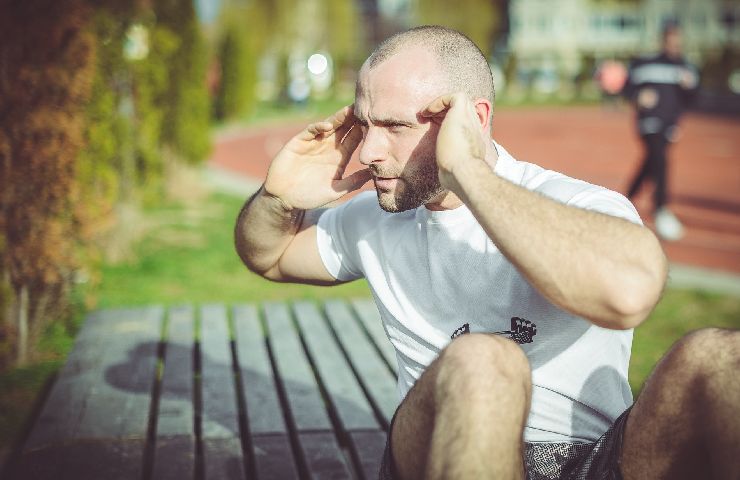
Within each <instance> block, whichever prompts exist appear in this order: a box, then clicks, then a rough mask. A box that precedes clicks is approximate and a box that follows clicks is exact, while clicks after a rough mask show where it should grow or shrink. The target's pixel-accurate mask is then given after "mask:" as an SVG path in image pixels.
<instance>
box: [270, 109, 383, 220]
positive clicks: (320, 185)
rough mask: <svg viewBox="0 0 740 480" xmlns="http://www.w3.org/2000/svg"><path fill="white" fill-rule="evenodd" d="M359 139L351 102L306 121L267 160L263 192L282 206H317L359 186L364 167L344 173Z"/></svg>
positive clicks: (366, 173) (366, 172)
mask: <svg viewBox="0 0 740 480" xmlns="http://www.w3.org/2000/svg"><path fill="white" fill-rule="evenodd" d="M361 140H362V131H361V130H360V128H359V127H358V126H356V125H355V117H354V115H353V113H352V106H347V107H344V108H342V109H341V110H339V111H338V112H336V113H335V114H334V115H332V116H331V117H329V118H327V119H326V120H324V121H322V122H317V123H313V124H311V125H309V126H308V127H306V129H305V130H303V131H302V132H301V133H299V134H297V135H296V136H295V137H293V138H292V139H290V140H289V141H288V143H286V144H285V146H284V147H283V148H282V150H280V152H279V153H278V154H277V155H276V156H275V158H274V159H273V160H272V163H271V164H270V168H269V170H268V172H267V179H266V180H265V187H264V189H265V192H266V193H267V194H268V195H270V196H273V197H275V198H277V199H278V200H280V202H281V203H282V204H283V207H284V208H285V209H286V210H292V209H302V210H307V209H312V208H318V207H321V206H323V205H326V204H327V203H330V202H332V201H334V200H337V199H339V198H341V197H342V196H344V195H346V194H347V193H349V192H352V191H354V190H357V189H359V188H360V187H362V186H363V185H364V184H365V183H367V182H368V181H369V180H370V178H371V175H370V171H369V170H368V169H364V170H360V171H358V172H355V173H353V174H352V175H348V176H347V177H344V171H345V169H346V168H347V164H348V163H349V160H350V158H351V157H352V152H354V151H355V149H356V148H357V145H359V143H360V141H361Z"/></svg>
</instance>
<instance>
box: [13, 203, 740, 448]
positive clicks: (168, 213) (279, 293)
mask: <svg viewBox="0 0 740 480" xmlns="http://www.w3.org/2000/svg"><path fill="white" fill-rule="evenodd" d="M242 202H243V199H238V198H233V197H229V196H224V195H211V196H209V197H207V198H205V199H204V200H203V201H200V202H192V203H191V206H189V207H187V208H185V207H183V206H177V205H169V206H166V207H162V208H157V209H153V210H150V211H148V212H146V214H145V216H144V221H143V224H145V225H146V228H145V229H144V234H143V235H142V236H141V240H140V241H138V242H137V244H136V245H135V247H134V249H133V253H134V255H133V256H132V257H131V258H130V259H129V260H128V261H125V262H122V263H119V264H116V265H110V264H106V265H103V266H102V272H101V276H100V279H101V280H100V282H99V283H97V284H95V285H91V284H88V285H82V286H80V287H79V288H78V290H77V291H76V292H75V296H76V298H79V299H85V300H84V302H83V300H80V301H79V303H80V304H83V303H84V304H86V305H88V307H89V308H106V307H116V306H133V305H149V304H160V305H165V306H167V305H174V304H182V303H190V304H203V303H208V302H224V303H237V302H261V301H264V300H285V299H296V298H301V299H321V298H327V297H333V298H347V297H361V296H368V295H369V289H368V286H367V284H366V283H365V282H364V281H357V282H353V283H349V284H345V285H342V286H338V287H331V288H327V287H314V286H304V285H289V284H279V283H271V282H268V281H266V280H263V279H261V278H259V277H257V276H256V275H254V274H252V273H250V272H248V271H247V270H246V268H245V267H243V266H242V264H241V262H240V261H239V258H238V257H237V255H236V253H235V251H234V247H233V240H232V229H233V225H234V219H235V217H236V214H237V212H238V211H239V209H240V207H241V205H242ZM83 314H84V309H81V311H80V313H79V314H78V315H77V316H76V317H73V318H72V320H70V321H69V322H68V323H66V324H64V323H61V324H57V325H55V326H53V327H52V328H50V329H49V330H48V331H47V333H46V335H45V337H44V339H43V340H42V342H41V344H40V346H39V350H40V351H42V352H43V356H44V358H45V359H46V360H45V361H43V362H41V363H38V364H36V365H32V366H29V367H27V368H23V369H17V370H14V371H11V372H7V373H5V374H2V375H0V392H2V395H0V449H2V448H3V447H5V448H7V447H8V445H10V444H11V443H12V441H13V439H14V438H15V437H16V436H17V434H18V432H19V431H20V429H21V427H22V424H23V422H24V420H25V419H26V418H27V417H28V414H29V412H30V411H31V408H32V406H33V404H34V399H35V398H36V397H37V394H38V392H39V391H40V390H41V388H42V386H43V385H44V384H45V382H46V381H47V379H48V378H49V377H50V375H52V374H53V373H54V372H55V371H56V370H57V369H58V368H59V366H61V365H62V363H63V359H64V356H65V355H66V353H67V352H68V351H69V349H70V348H71V346H72V343H73V335H74V333H75V331H76V330H77V327H78V325H79V323H80V321H81V318H82V316H83ZM706 326H723V327H732V328H740V298H738V297H732V296H725V295H717V294H711V293H706V292H700V291H693V290H678V289H668V290H667V291H666V293H665V295H664V297H663V299H662V301H661V302H660V304H659V305H658V307H657V308H656V309H655V311H654V312H653V314H652V315H651V317H650V318H649V319H648V320H647V321H646V322H645V324H644V325H643V326H641V327H640V328H638V329H637V330H636V332H635V340H634V345H633V354H632V362H631V368H630V383H631V385H632V388H633V390H634V391H635V392H638V391H639V390H640V388H641V386H642V384H643V382H644V380H645V378H646V377H647V375H648V374H649V372H650V371H651V370H652V368H653V367H654V365H655V363H656V362H657V360H658V359H659V358H660V357H661V356H663V355H664V353H665V352H666V351H667V349H668V348H669V347H670V346H671V344H673V342H675V341H676V340H677V339H678V338H680V337H681V336H682V335H684V334H685V333H686V332H688V331H690V330H693V329H696V328H700V327H706Z"/></svg>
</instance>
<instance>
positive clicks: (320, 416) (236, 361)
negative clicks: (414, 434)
mask: <svg viewBox="0 0 740 480" xmlns="http://www.w3.org/2000/svg"><path fill="white" fill-rule="evenodd" d="M395 379H396V358H395V353H394V352H393V348H392V347H391V345H390V343H389V342H388V340H387V338H386V336H385V332H384V331H383V327H382V325H381V322H380V318H379V316H378V312H377V310H376V308H375V305H374V304H373V303H372V301H371V300H365V299H362V300H353V301H343V300H330V301H325V302H323V303H321V304H316V303H313V302H308V301H299V302H294V303H289V304H288V303H264V304H262V305H251V304H250V305H237V306H233V307H227V306H224V305H220V304H213V305H205V306H202V307H199V308H193V307H187V306H183V307H173V308H170V309H166V310H165V309H163V308H158V307H148V308H137V309H116V310H102V311H98V312H95V313H92V314H90V315H89V316H88V318H87V319H86V321H85V323H84V326H83V328H82V330H81V331H80V333H79V335H78V337H77V340H76V343H75V347H74V349H73V350H72V352H71V353H70V355H69V357H68V360H67V363H66V364H65V366H64V368H63V369H62V370H61V371H60V373H59V375H58V377H57V379H56V381H55V383H54V385H53V387H52V388H51V391H50V393H49V396H48V398H47V399H46V401H45V403H44V405H43V407H42V409H41V413H40V415H39V417H38V418H37V419H36V421H35V424H34V426H33V428H32V430H31V432H30V434H29V437H28V439H27V441H26V443H25V445H24V446H23V449H22V453H21V455H20V457H19V458H18V460H17V462H16V468H14V471H13V478H17V479H24V480H25V479H76V480H86V479H110V480H114V479H156V480H160V479H163V480H166V479H178V480H181V479H219V480H221V479H276V480H277V479H279V480H284V479H286V480H287V479H293V478H316V479H325V478H326V479H344V478H348V479H353V478H355V479H374V478H377V472H378V468H379V465H380V459H381V456H382V453H383V449H384V446H385V439H386V432H387V430H388V426H389V423H390V420H391V417H392V416H393V412H394V409H395V407H396V404H397V402H398V397H397V392H396V380H395Z"/></svg>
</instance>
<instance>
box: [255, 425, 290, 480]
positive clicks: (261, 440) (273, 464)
mask: <svg viewBox="0 0 740 480" xmlns="http://www.w3.org/2000/svg"><path fill="white" fill-rule="evenodd" d="M252 448H253V449H254V462H255V467H256V471H257V478H259V480H291V479H297V478H299V477H298V470H297V467H296V463H295V461H294V460H293V451H292V450H291V448H290V439H289V437H288V435H287V434H282V433H273V434H257V435H253V436H252Z"/></svg>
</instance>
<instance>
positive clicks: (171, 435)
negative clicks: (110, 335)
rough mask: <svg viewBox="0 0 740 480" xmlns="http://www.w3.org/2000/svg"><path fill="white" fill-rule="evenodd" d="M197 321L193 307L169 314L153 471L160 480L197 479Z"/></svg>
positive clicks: (172, 310)
mask: <svg viewBox="0 0 740 480" xmlns="http://www.w3.org/2000/svg"><path fill="white" fill-rule="evenodd" d="M194 322H195V315H194V312H193V309H192V307H184V306H183V307H177V308H172V309H170V311H169V321H168V326H167V338H166V341H165V342H166V343H165V352H164V372H163V374H162V386H161V390H160V398H159V410H158V415H157V438H156V443H155V445H154V449H155V450H154V466H153V469H152V478H155V479H157V480H159V479H161V480H170V479H171V480H178V479H189V478H190V479H191V478H194V466H195V432H194V424H193V422H194V409H193V380H194V371H193V342H194V327H195V325H194Z"/></svg>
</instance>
